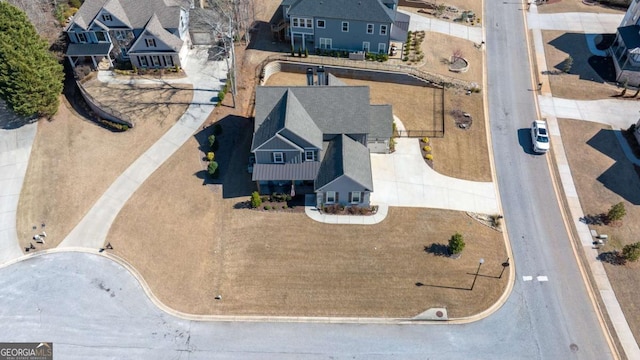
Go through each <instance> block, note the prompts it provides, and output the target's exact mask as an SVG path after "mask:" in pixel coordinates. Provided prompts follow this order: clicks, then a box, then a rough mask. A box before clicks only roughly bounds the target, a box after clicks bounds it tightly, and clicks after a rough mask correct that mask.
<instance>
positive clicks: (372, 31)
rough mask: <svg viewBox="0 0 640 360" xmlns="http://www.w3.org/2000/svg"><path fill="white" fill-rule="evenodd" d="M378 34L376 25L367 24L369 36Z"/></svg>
mask: <svg viewBox="0 0 640 360" xmlns="http://www.w3.org/2000/svg"><path fill="white" fill-rule="evenodd" d="M369 27H371V31H369ZM375 32H376V26H375V24H367V34H370V35H373V34H374V33H375Z"/></svg>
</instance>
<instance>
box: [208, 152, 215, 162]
mask: <svg viewBox="0 0 640 360" xmlns="http://www.w3.org/2000/svg"><path fill="white" fill-rule="evenodd" d="M215 158H216V154H215V153H214V152H213V151H209V152H208V153H207V160H209V161H213V159H215Z"/></svg>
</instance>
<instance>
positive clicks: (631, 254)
mask: <svg viewBox="0 0 640 360" xmlns="http://www.w3.org/2000/svg"><path fill="white" fill-rule="evenodd" d="M622 257H623V258H624V259H625V260H626V261H631V262H634V261H638V259H640V242H636V243H633V244H628V245H625V246H624V247H623V248H622Z"/></svg>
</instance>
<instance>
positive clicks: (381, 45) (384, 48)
mask: <svg viewBox="0 0 640 360" xmlns="http://www.w3.org/2000/svg"><path fill="white" fill-rule="evenodd" d="M386 52H387V44H385V43H379V44H378V53H380V54H384V53H386Z"/></svg>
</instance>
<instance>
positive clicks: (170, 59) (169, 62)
mask: <svg viewBox="0 0 640 360" xmlns="http://www.w3.org/2000/svg"><path fill="white" fill-rule="evenodd" d="M164 62H165V64H167V66H174V65H175V64H174V63H173V56H171V55H165V57H164Z"/></svg>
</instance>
